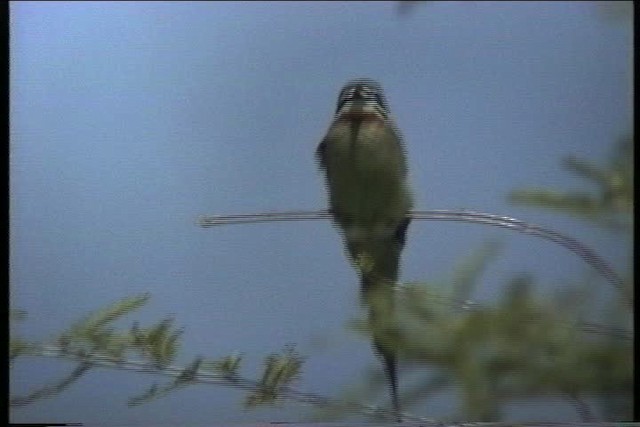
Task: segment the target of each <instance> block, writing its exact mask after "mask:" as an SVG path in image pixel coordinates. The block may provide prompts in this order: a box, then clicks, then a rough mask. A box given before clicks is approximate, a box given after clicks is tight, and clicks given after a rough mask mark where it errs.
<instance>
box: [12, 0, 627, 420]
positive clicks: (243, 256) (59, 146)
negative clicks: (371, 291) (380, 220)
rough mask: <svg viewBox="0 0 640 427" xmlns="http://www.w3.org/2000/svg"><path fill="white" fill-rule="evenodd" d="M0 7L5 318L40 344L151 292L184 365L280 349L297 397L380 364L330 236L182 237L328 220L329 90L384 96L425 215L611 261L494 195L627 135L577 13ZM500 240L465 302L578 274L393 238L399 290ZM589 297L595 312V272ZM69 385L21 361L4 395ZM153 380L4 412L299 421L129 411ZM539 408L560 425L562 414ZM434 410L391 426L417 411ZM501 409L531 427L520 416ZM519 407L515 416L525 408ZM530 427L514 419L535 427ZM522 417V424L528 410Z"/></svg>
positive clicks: (188, 402) (154, 309)
mask: <svg viewBox="0 0 640 427" xmlns="http://www.w3.org/2000/svg"><path fill="white" fill-rule="evenodd" d="M396 7H397V6H396V4H394V3H391V2H370V3H366V2H299V3H298V2H251V3H249V2H247V3H242V2H104V3H102V2H77V3H76V2H44V3H43V2H13V3H12V4H11V9H10V11H11V16H10V18H11V22H10V36H11V40H10V47H11V51H10V60H11V65H10V67H11V68H10V73H11V74H10V84H11V100H10V106H11V111H10V120H11V124H10V136H11V148H10V153H11V155H10V167H11V171H10V172H11V187H10V191H11V200H10V201H11V213H10V215H11V255H10V256H11V266H10V269H11V270H10V272H11V304H12V306H13V307H15V308H21V309H24V310H27V311H28V312H29V313H30V317H29V319H28V321H27V322H26V323H25V324H24V325H21V327H20V331H21V333H23V334H24V335H25V336H27V337H30V338H32V339H47V338H49V337H52V336H54V335H55V334H56V333H57V332H59V331H60V330H61V329H62V328H64V327H66V326H68V325H69V324H70V323H71V322H72V321H74V320H76V319H78V318H79V317H81V316H83V315H84V314H86V313H88V312H89V311H91V310H94V309H97V308H99V307H102V306H104V305H106V304H108V303H110V302H113V301H115V300H118V299H120V298H122V297H125V296H128V295H134V294H138V293H142V292H151V294H152V296H153V297H152V300H151V301H150V303H149V304H148V306H147V307H145V308H144V309H143V310H142V311H141V312H140V313H139V314H137V315H136V316H135V317H136V318H137V319H140V320H141V321H143V322H144V321H147V322H152V321H157V320H159V319H160V318H163V317H166V316H168V315H172V316H175V319H176V323H177V324H178V325H181V326H185V327H186V332H185V334H184V347H183V355H182V356H181V358H180V361H182V362H186V361H188V360H191V359H192V358H193V357H195V356H196V355H205V356H211V357H217V356H222V355H226V354H229V353H231V352H233V351H240V352H243V353H244V354H245V359H246V364H247V365H246V371H244V372H243V373H245V374H246V375H247V376H251V374H252V373H253V372H255V371H257V370H258V369H259V367H260V363H261V360H262V357H264V356H265V355H267V354H268V353H270V352H272V351H277V350H279V349H280V348H281V347H282V346H283V345H284V344H286V343H291V342H293V343H297V344H298V350H299V351H300V352H302V353H303V354H306V355H307V356H309V357H308V360H307V363H306V365H305V370H304V375H303V377H302V379H301V380H300V382H299V383H298V384H297V386H298V388H299V389H301V390H304V391H309V392H317V393H321V394H327V395H335V394H336V392H337V391H339V390H340V388H341V387H343V386H347V385H350V384H355V383H357V382H359V381H363V379H364V377H365V375H366V373H367V372H368V371H367V370H368V369H369V368H371V367H374V366H378V364H377V360H376V359H375V356H374V355H373V354H371V351H370V347H369V344H368V343H367V342H366V341H365V340H363V339H361V338H359V337H357V336H355V335H353V334H352V333H349V332H348V331H347V330H345V324H346V322H347V321H348V320H349V319H350V318H352V317H354V315H355V314H356V313H357V280H356V276H355V273H354V272H353V270H352V269H351V267H350V265H349V264H348V262H347V261H346V260H345V259H344V256H343V252H342V246H341V241H340V237H339V235H338V233H337V232H336V231H335V230H334V229H333V228H332V227H331V225H330V224H329V223H328V222H326V223H325V222H308V223H304V222H296V223H276V224H261V225H246V226H230V227H221V228H215V229H201V228H198V227H197V226H196V225H195V221H196V219H197V217H198V216H200V215H203V214H230V213H252V212H263V211H283V210H297V209H321V208H324V207H325V206H326V198H325V190H324V187H323V179H322V176H321V174H320V173H319V171H318V170H317V166H316V164H315V161H314V157H313V153H314V150H315V148H316V145H317V144H318V142H319V141H320V139H321V138H322V136H323V134H324V132H325V131H326V129H327V127H328V125H329V122H330V120H331V117H332V114H333V110H334V103H335V99H336V97H337V94H338V91H339V89H340V87H341V85H342V84H344V83H345V82H346V81H347V80H349V79H352V78H355V77H371V78H374V79H376V80H378V81H379V82H380V83H381V84H382V86H383V87H384V89H385V92H386V96H387V99H388V101H389V105H390V108H391V110H392V113H393V115H394V116H395V118H396V121H397V123H398V126H399V127H400V129H401V130H402V132H403V134H404V136H405V139H406V146H407V150H408V154H409V168H410V179H411V185H412V187H413V189H414V193H415V198H416V205H417V207H418V208H421V209H458V208H467V209H473V210H478V211H486V212H492V213H498V214H503V215H509V216H513V217H516V218H520V219H524V220H528V221H532V222H535V223H538V224H543V225H546V226H549V227H551V228H554V229H557V230H561V231H563V232H565V233H567V234H569V235H572V236H573V237H576V238H578V239H580V240H581V241H583V242H584V243H586V244H587V245H589V246H591V247H593V248H597V250H598V252H599V253H600V254H601V255H602V256H603V257H604V258H605V259H607V260H608V261H609V262H611V263H612V264H613V265H614V266H616V267H617V268H619V269H624V268H626V266H627V265H628V262H629V259H628V248H629V242H630V237H629V238H628V239H627V238H626V237H625V236H622V238H621V236H620V235H615V234H611V233H609V232H606V231H603V230H601V229H597V228H594V227H592V226H591V225H589V224H586V223H583V222H581V221H579V220H575V219H571V218H568V217H563V216H561V215H557V214H553V213H545V212H539V211H535V210H532V209H525V208H522V207H517V206H512V205H509V204H508V203H507V201H506V195H507V194H508V192H509V191H511V190H513V189H516V188H522V187H531V186H535V187H552V188H557V189H574V190H583V191H588V190H590V188H589V187H587V186H585V185H584V183H583V181H581V180H579V179H578V178H575V177H573V176H571V175H570V174H568V173H567V172H565V171H563V170H562V169H561V166H560V160H561V158H562V157H563V156H566V155H574V156H577V157H580V158H584V159H587V160H590V161H593V162H599V163H601V164H603V163H604V162H605V161H606V158H607V156H608V154H609V152H610V149H611V145H612V142H614V141H615V140H616V139H618V138H619V137H620V136H622V135H624V134H627V133H629V132H630V130H631V128H632V98H631V93H632V86H631V85H632V55H631V53H632V28H631V25H630V21H623V22H622V23H620V22H611V21H610V20H607V19H603V16H602V13H601V11H600V10H599V7H600V6H599V5H598V3H597V2H442V3H440V2H432V3H428V4H424V5H417V6H416V7H415V8H413V9H412V13H411V14H408V15H399V14H398V13H397V10H396ZM492 238H497V239H500V240H501V241H503V242H504V243H505V250H504V255H503V256H501V257H500V258H499V259H498V260H497V261H496V262H495V263H493V264H492V265H491V267H490V268H489V270H488V271H487V274H486V275H485V276H484V281H483V283H482V286H481V287H480V288H479V289H477V291H476V294H474V298H475V299H476V300H477V301H481V302H485V303H490V302H491V301H492V300H493V299H494V298H496V297H497V296H499V295H500V293H501V289H502V288H501V286H502V284H503V283H504V282H505V281H506V280H507V279H508V278H510V277H512V275H513V274H515V273H519V272H523V271H529V272H532V273H533V274H535V277H536V278H537V279H538V281H539V282H538V283H539V286H540V292H543V291H544V290H549V289H554V288H557V287H558V286H560V285H561V284H562V283H566V282H567V281H576V280H580V279H581V278H584V277H586V276H587V275H588V274H589V273H590V270H589V268H588V266H586V265H585V264H584V263H583V262H582V261H581V260H580V259H579V258H577V257H576V256H574V255H573V254H571V253H568V252H566V251H565V250H564V249H562V248H560V247H558V246H555V245H552V244H551V243H548V242H544V241H538V240H536V239H534V238H532V237H529V236H521V235H516V234H514V233H512V232H509V231H504V230H497V229H492V228H488V227H483V226H479V225H471V224H456V223H443V222H420V223H418V222H415V223H414V224H412V226H411V228H410V233H409V236H408V244H407V247H406V249H405V253H404V257H403V272H402V274H401V275H402V279H403V280H406V281H429V280H438V279H443V278H446V277H447V275H448V274H450V272H451V270H452V268H453V267H454V266H455V264H456V262H457V261H459V260H460V259H461V258H462V257H463V256H464V255H468V254H470V253H471V252H472V250H473V249H475V248H477V247H478V246H479V245H480V244H481V243H482V242H484V241H486V240H488V239H492ZM598 284H599V285H600V287H601V288H602V295H603V298H609V297H611V296H612V293H611V292H610V290H609V288H608V287H607V285H606V284H604V283H601V282H598ZM70 369H72V366H71V365H70V364H67V363H65V362H59V361H51V360H34V359H30V360H25V361H19V362H18V363H17V364H16V366H15V367H14V369H13V371H12V378H11V388H12V392H15V393H24V392H26V391H27V390H29V389H30V388H31V387H33V386H35V385H37V384H41V382H42V381H43V380H47V379H54V378H57V377H58V376H60V375H62V374H63V373H65V372H68V371H69V370H70ZM154 380H156V378H153V377H150V376H144V375H137V374H130V373H127V372H112V371H96V372H94V373H93V374H89V376H88V377H87V378H85V379H83V380H82V381H80V383H78V384H76V385H75V386H74V387H72V388H71V389H70V390H69V391H67V392H66V393H63V394H62V395H60V396H59V397H57V398H55V399H50V400H44V401H42V402H39V403H36V404H34V405H31V406H28V407H26V408H21V409H15V410H13V411H12V414H11V416H12V421H13V422H44V421H49V422H53V421H56V422H63V421H66V422H84V423H94V424H96V425H97V424H100V425H109V426H112V425H124V424H127V425H163V423H166V424H176V423H181V424H182V425H193V426H196V425H204V424H205V423H209V424H211V423H212V422H220V423H228V422H232V421H235V422H255V421H269V420H277V421H285V420H296V419H298V418H299V417H300V416H301V414H303V413H305V412H304V411H305V408H304V407H299V406H296V405H285V406H283V407H279V408H271V409H264V410H257V411H251V412H245V411H242V410H241V407H240V399H241V397H242V393H241V392H239V391H236V390H232V389H227V388H216V387H205V386H195V387H192V388H191V389H187V390H185V391H182V392H179V393H175V394H173V395H171V396H168V397H166V398H164V399H161V400H159V401H157V402H154V403H151V404H148V405H143V406H141V407H138V408H133V409H129V408H127V407H126V398H127V397H129V396H131V395H133V394H136V393H139V392H140V391H142V390H143V389H144V388H145V387H146V386H148V385H149V384H150V383H151V382H152V381H154ZM550 407H551V408H554V409H553V410H549V411H547V412H546V415H545V416H547V417H548V418H549V419H551V420H558V419H561V420H568V421H571V420H575V415H574V414H573V410H572V409H571V408H570V407H568V405H562V404H558V405H556V406H550ZM451 408H455V402H454V401H452V400H451V399H448V400H447V399H444V400H443V401H442V402H440V403H438V402H435V403H434V402H432V403H430V404H428V405H427V406H425V407H419V408H411V410H412V411H413V412H416V413H419V414H421V415H424V416H427V417H429V418H438V417H439V416H446V415H449V414H450V411H451ZM512 412H513V413H512V414H511V412H510V414H511V415H510V416H511V417H512V418H513V419H516V418H518V417H521V418H522V417H524V418H525V419H526V417H527V416H531V415H530V413H529V412H527V409H526V408H516V409H514V410H513V411H512ZM530 412H531V411H530ZM532 413H533V414H534V415H537V413H536V412H532ZM528 414H529V415H528Z"/></svg>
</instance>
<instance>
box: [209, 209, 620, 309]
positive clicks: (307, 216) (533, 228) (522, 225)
mask: <svg viewBox="0 0 640 427" xmlns="http://www.w3.org/2000/svg"><path fill="white" fill-rule="evenodd" d="M408 216H409V217H410V218H411V219H413V220H426V221H460V222H470V223H476V224H485V225H492V226H495V227H502V228H507V229H510V230H514V231H518V232H520V233H524V234H529V235H533V236H537V237H541V238H543V239H546V240H550V241H552V242H554V243H556V244H558V245H560V246H563V247H564V248H566V249H568V250H569V251H571V252H573V253H574V254H576V255H578V256H579V257H580V258H582V259H583V260H584V261H585V262H586V263H587V264H589V265H590V266H591V267H593V268H594V269H595V270H596V271H597V272H598V273H600V274H601V275H602V276H603V277H604V278H605V279H606V280H607V281H608V282H609V284H611V285H613V286H614V287H615V288H616V289H618V291H620V292H621V293H622V295H624V296H625V299H626V301H627V303H628V304H629V305H630V306H631V307H633V295H630V293H629V292H628V291H627V290H626V289H625V288H626V287H625V284H624V281H623V280H622V278H621V277H620V276H619V275H618V274H617V273H616V272H615V271H614V270H613V268H611V266H610V265H609V264H608V263H607V262H606V261H605V260H603V259H602V258H601V257H600V256H599V255H598V254H597V253H596V252H595V251H593V250H591V249H590V248H588V247H587V246H586V245H584V244H582V243H581V242H580V241H578V240H576V239H574V238H572V237H569V236H567V235H565V234H562V233H559V232H557V231H554V230H551V229H549V228H546V227H543V226H540V225H537V224H531V223H528V222H525V221H522V220H519V219H516V218H511V217H508V216H500V215H495V214H489V213H484V212H474V211H467V210H449V209H439V210H427V211H412V212H410V213H409V215H408ZM325 219H331V212H330V211H328V210H319V211H288V212H267V213H257V214H236V215H212V216H201V217H200V218H198V222H197V223H198V225H199V226H200V227H203V228H210V227H216V226H220V225H232V224H255V223H262V222H280V221H309V220H325Z"/></svg>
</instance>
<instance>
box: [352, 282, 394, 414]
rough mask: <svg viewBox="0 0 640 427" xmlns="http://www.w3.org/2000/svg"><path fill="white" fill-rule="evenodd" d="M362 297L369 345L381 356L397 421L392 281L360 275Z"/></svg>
mask: <svg viewBox="0 0 640 427" xmlns="http://www.w3.org/2000/svg"><path fill="white" fill-rule="evenodd" d="M361 280H362V282H361V283H362V299H363V302H364V304H365V305H366V307H367V309H368V311H369V326H370V328H371V334H372V341H373V348H374V349H375V351H376V353H377V354H378V355H379V356H380V358H381V359H382V362H383V365H384V370H385V374H386V376H387V380H388V384H389V391H390V393H391V402H392V405H393V411H394V414H395V416H396V419H397V421H398V422H401V421H402V420H401V417H400V399H399V397H398V357H397V345H398V336H397V329H396V327H395V301H394V291H393V285H394V284H393V283H392V282H389V280H385V279H381V278H375V277H372V276H371V275H369V274H363V275H362V279H361Z"/></svg>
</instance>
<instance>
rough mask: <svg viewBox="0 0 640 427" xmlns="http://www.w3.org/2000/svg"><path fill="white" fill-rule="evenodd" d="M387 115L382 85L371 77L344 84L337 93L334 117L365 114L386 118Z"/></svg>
mask: <svg viewBox="0 0 640 427" xmlns="http://www.w3.org/2000/svg"><path fill="white" fill-rule="evenodd" d="M388 115H389V108H388V106H387V101H386V99H385V97H384V93H383V92H382V87H381V86H380V84H378V83H377V82H376V81H374V80H371V79H366V78H362V79H356V80H351V81H350V82H348V83H347V84H345V85H344V86H343V87H342V89H341V90H340V95H338V103H337V106H336V117H340V118H346V117H358V118H361V119H364V118H366V117H367V116H372V117H371V118H377V119H380V118H382V119H386V118H387V116H388Z"/></svg>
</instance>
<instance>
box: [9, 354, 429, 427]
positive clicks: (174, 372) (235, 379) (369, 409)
mask: <svg viewBox="0 0 640 427" xmlns="http://www.w3.org/2000/svg"><path fill="white" fill-rule="evenodd" d="M28 355H29V356H36V357H53V358H58V359H65V360H71V361H74V362H80V363H81V365H80V366H79V367H78V368H76V370H74V372H73V373H72V374H71V375H70V376H69V377H67V378H66V379H65V381H66V383H64V381H63V383H64V384H63V386H62V388H65V387H67V386H68V385H70V384H71V383H72V382H73V381H75V380H76V379H77V378H78V377H79V376H80V375H82V374H83V373H84V372H85V371H87V370H88V369H90V368H93V367H96V366H97V367H102V368H110V369H118V370H127V371H135V372H140V373H146V374H156V375H164V376H169V377H173V378H175V379H177V380H179V379H181V378H183V377H184V375H185V372H186V369H185V368H184V367H180V366H176V365H168V366H165V367H162V368H159V367H158V366H157V365H156V364H153V363H149V362H144V361H140V360H114V359H113V358H112V357H110V356H108V355H103V354H97V353H93V354H88V355H84V356H82V357H81V356H77V355H74V354H70V353H68V352H66V351H65V350H64V349H63V348H61V347H57V346H51V345H44V346H42V347H41V348H40V350H39V351H34V352H31V353H29V354H28ZM191 374H192V376H190V377H189V379H188V382H189V383H202V384H213V385H222V386H231V387H236V388H239V389H242V390H247V391H252V392H261V391H262V382H261V381H254V380H250V379H247V378H243V377H241V376H239V375H233V376H228V375H220V374H212V373H207V372H202V371H197V372H191ZM174 388H175V387H174ZM60 390H61V385H60V384H58V385H56V386H53V387H51V386H49V387H44V388H43V389H41V390H38V391H36V392H34V393H31V394H30V395H29V396H27V397H16V398H13V399H11V406H22V405H26V404H28V403H31V402H32V401H33V400H35V399H37V398H42V397H45V394H46V396H48V395H50V394H54V393H55V392H57V391H60ZM35 394H38V396H33V395H35ZM278 395H279V396H281V397H283V398H284V399H288V400H293V401H297V402H300V403H304V404H307V405H316V406H323V407H340V408H347V409H349V410H351V411H354V412H359V413H361V414H363V415H367V416H373V417H385V418H388V419H395V416H396V414H395V412H394V411H392V410H387V409H383V408H380V407H376V406H373V405H365V404H361V403H355V402H342V401H339V400H337V399H331V398H328V397H324V396H321V395H319V394H315V393H304V392H301V391H298V390H296V389H294V388H293V387H290V386H283V387H281V388H280V389H279V390H278ZM27 400H28V401H27ZM402 418H403V419H404V420H406V421H416V422H423V423H425V422H426V423H427V424H428V425H432V426H440V425H441V424H440V423H438V422H437V421H434V420H430V419H427V418H422V417H418V416H416V415H412V414H408V413H403V414H402Z"/></svg>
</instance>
